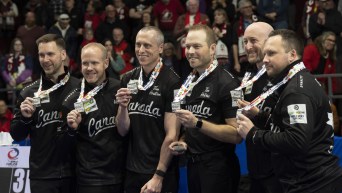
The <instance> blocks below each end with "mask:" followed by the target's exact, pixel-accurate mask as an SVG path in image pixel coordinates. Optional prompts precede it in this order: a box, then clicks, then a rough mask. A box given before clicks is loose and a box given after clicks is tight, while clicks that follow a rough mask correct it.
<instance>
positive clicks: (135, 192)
mask: <svg viewBox="0 0 342 193" xmlns="http://www.w3.org/2000/svg"><path fill="white" fill-rule="evenodd" d="M152 177H153V174H140V173H136V172H132V171H127V172H126V177H125V193H140V191H141V188H142V187H143V186H144V185H145V184H146V183H147V182H148V181H149V180H150V179H152ZM178 183H179V173H178V172H176V173H169V172H166V176H165V177H164V180H163V186H162V190H161V192H162V193H178V186H179V184H178Z"/></svg>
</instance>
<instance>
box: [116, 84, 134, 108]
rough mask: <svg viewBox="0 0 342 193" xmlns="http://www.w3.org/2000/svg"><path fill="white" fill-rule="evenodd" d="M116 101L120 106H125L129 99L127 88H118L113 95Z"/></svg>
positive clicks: (129, 94)
mask: <svg viewBox="0 0 342 193" xmlns="http://www.w3.org/2000/svg"><path fill="white" fill-rule="evenodd" d="M115 97H116V102H117V103H118V104H119V105H120V106H121V107H124V108H126V107H127V106H128V104H129V101H130V100H131V98H132V96H131V91H130V90H129V89H128V88H120V89H119V90H118V92H117V93H116V95H115Z"/></svg>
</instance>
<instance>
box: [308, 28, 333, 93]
mask: <svg viewBox="0 0 342 193" xmlns="http://www.w3.org/2000/svg"><path fill="white" fill-rule="evenodd" d="M335 42H336V35H335V33H334V32H330V31H327V32H324V33H323V34H322V35H320V36H318V37H317V38H316V39H315V41H314V43H313V44H309V45H307V46H306V47H305V48H304V53H303V62H304V64H305V66H306V68H307V69H308V70H309V71H310V72H311V73H312V74H334V73H336V66H335V64H336V44H335ZM318 81H320V82H321V84H323V86H324V87H325V88H327V86H328V84H327V83H328V81H327V79H326V78H318ZM332 86H333V91H336V79H335V78H334V79H333V85H332Z"/></svg>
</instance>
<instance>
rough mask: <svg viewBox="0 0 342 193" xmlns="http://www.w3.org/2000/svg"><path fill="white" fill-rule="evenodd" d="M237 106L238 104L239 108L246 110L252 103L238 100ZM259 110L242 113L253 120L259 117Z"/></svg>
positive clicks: (253, 108) (255, 108)
mask: <svg viewBox="0 0 342 193" xmlns="http://www.w3.org/2000/svg"><path fill="white" fill-rule="evenodd" d="M237 104H238V107H239V108H240V109H241V108H244V107H245V106H247V105H249V104H250V102H248V101H245V100H240V99H239V100H238V101H237ZM259 111H260V110H259V109H258V108H257V107H252V108H251V109H250V110H249V111H243V112H242V113H243V114H244V115H246V116H247V117H249V118H253V117H255V116H256V115H258V113H259Z"/></svg>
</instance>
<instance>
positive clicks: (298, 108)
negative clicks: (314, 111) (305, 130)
mask: <svg viewBox="0 0 342 193" xmlns="http://www.w3.org/2000/svg"><path fill="white" fill-rule="evenodd" d="M287 113H288V114H289V116H290V124H296V123H302V124H307V123H308V121H307V114H306V104H294V105H289V106H287Z"/></svg>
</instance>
